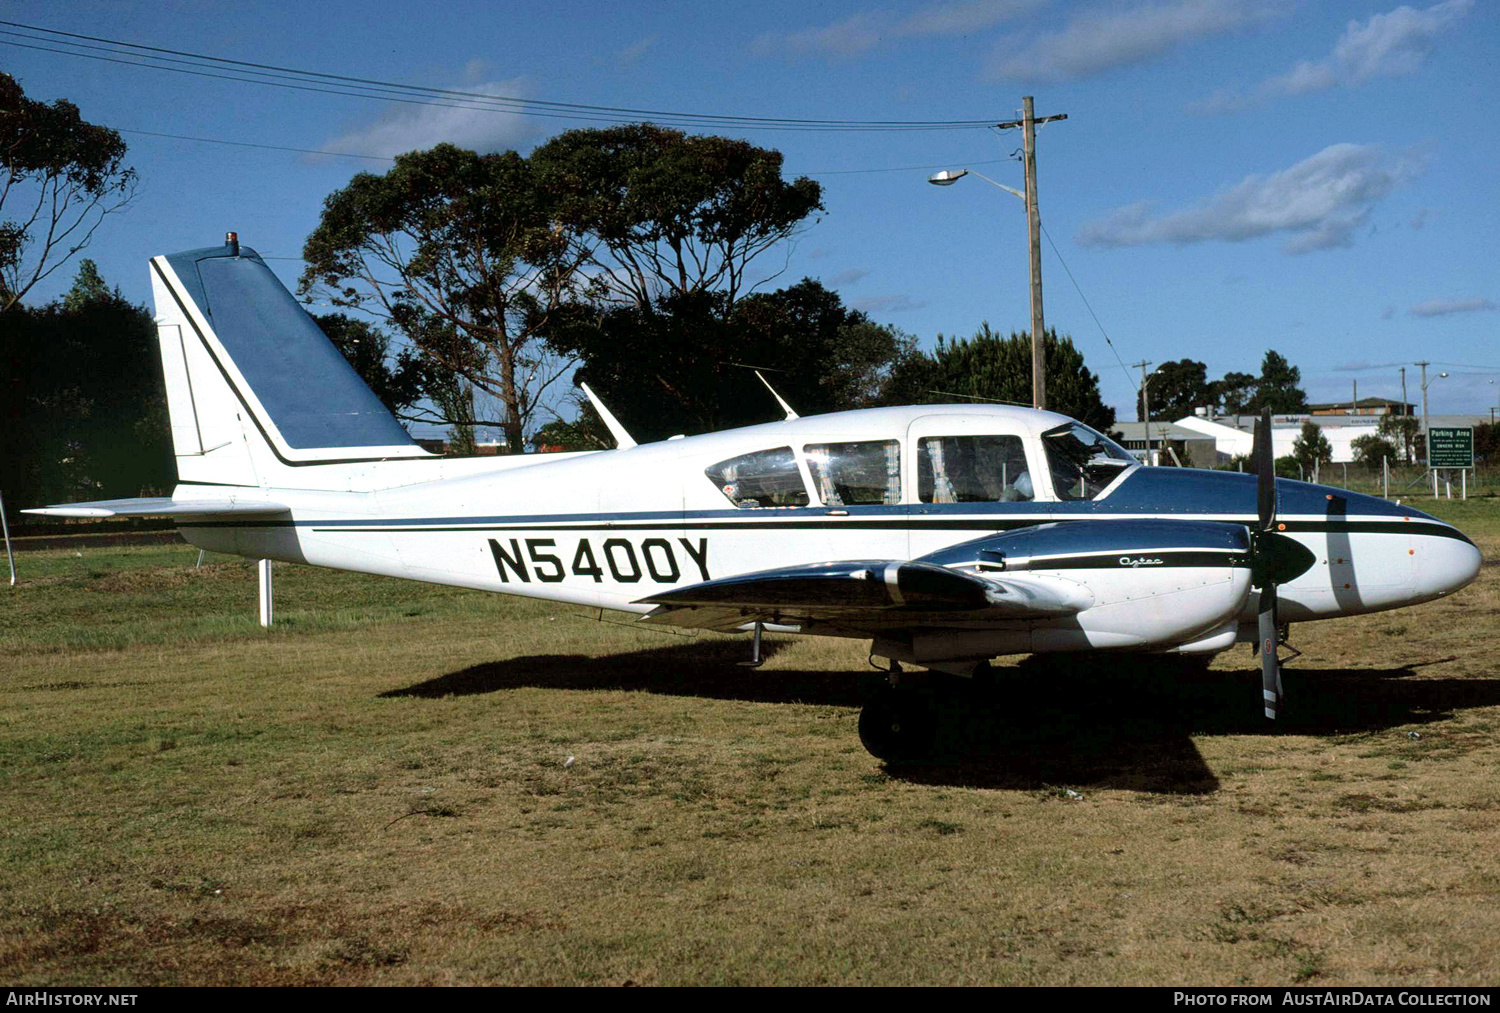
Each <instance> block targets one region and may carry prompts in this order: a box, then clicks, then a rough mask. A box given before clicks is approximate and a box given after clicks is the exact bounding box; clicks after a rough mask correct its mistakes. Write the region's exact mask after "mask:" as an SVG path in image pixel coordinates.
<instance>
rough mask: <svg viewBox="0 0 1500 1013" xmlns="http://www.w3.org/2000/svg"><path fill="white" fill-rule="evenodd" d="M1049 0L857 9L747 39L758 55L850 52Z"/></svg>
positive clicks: (967, 0) (980, 23)
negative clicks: (825, 21) (903, 12)
mask: <svg viewBox="0 0 1500 1013" xmlns="http://www.w3.org/2000/svg"><path fill="white" fill-rule="evenodd" d="M1049 2H1050V0H956V2H950V3H938V4H932V5H929V6H927V7H923V8H921V9H920V10H918V11H915V12H914V13H912V14H911V15H909V16H908V17H906V18H898V17H896V16H895V15H893V14H891V13H890V12H889V11H884V10H870V11H859V12H856V13H854V14H852V15H850V16H849V17H847V18H844V19H843V20H842V21H835V22H834V23H832V24H829V25H822V26H820V27H815V28H804V29H802V30H800V31H795V32H764V33H762V34H761V35H759V36H757V37H756V38H755V41H754V42H752V43H751V44H750V51H751V52H752V53H753V54H755V55H756V56H787V57H792V58H799V57H851V56H858V55H860V54H861V53H865V52H868V51H869V50H872V49H874V48H875V47H876V46H878V45H880V44H881V43H882V42H885V41H887V40H889V39H894V38H913V37H921V36H929V35H966V34H969V33H971V32H980V31H984V30H985V29H987V28H993V27H994V26H995V25H998V24H1001V23H1002V22H1005V21H1011V20H1014V19H1015V18H1018V17H1021V16H1023V15H1026V14H1030V13H1031V12H1033V11H1035V10H1038V9H1039V8H1041V7H1044V6H1046V5H1047V4H1048V3H1049Z"/></svg>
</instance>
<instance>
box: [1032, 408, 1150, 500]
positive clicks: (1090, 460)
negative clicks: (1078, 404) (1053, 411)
mask: <svg viewBox="0 0 1500 1013" xmlns="http://www.w3.org/2000/svg"><path fill="white" fill-rule="evenodd" d="M1042 447H1043V448H1044V449H1045V450H1046V452H1047V469H1048V470H1049V471H1050V472H1051V473H1052V491H1053V492H1055V493H1057V498H1058V499H1068V500H1079V499H1093V498H1094V497H1096V496H1098V495H1099V494H1100V493H1101V492H1103V491H1104V490H1105V489H1106V488H1108V487H1109V485H1110V483H1112V482H1113V481H1114V480H1115V479H1117V478H1119V477H1120V475H1121V473H1122V472H1124V470H1125V469H1126V468H1128V467H1130V466H1131V465H1133V464H1135V463H1136V461H1135V458H1133V457H1131V456H1130V451H1128V450H1126V449H1125V448H1123V447H1121V446H1120V445H1119V444H1117V443H1115V442H1114V441H1113V440H1111V439H1109V438H1108V437H1106V436H1102V435H1100V434H1099V433H1096V432H1094V430H1092V429H1090V428H1089V427H1088V426H1085V425H1083V424H1081V423H1078V422H1069V423H1067V424H1066V425H1061V426H1058V427H1057V428H1056V429H1049V430H1047V431H1046V432H1045V433H1043V434H1042Z"/></svg>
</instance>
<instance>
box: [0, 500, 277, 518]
mask: <svg viewBox="0 0 1500 1013" xmlns="http://www.w3.org/2000/svg"><path fill="white" fill-rule="evenodd" d="M21 512H22V513H23V514H42V515H44V516H47V517H213V516H237V517H252V516H253V517H268V516H271V515H274V514H284V513H289V512H290V508H289V507H286V506H284V505H283V504H281V503H268V502H266V501H265V500H249V501H247V500H232V499H169V498H167V497H165V496H159V497H150V498H144V499H101V500H95V501H94V502H92V503H64V504H61V505H59V506H45V507H34V508H33V509H30V510H22V511H21Z"/></svg>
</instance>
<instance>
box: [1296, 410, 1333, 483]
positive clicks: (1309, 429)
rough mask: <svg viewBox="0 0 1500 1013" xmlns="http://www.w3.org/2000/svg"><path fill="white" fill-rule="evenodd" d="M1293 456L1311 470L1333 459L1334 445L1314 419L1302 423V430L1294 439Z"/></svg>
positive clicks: (1304, 467)
mask: <svg viewBox="0 0 1500 1013" xmlns="http://www.w3.org/2000/svg"><path fill="white" fill-rule="evenodd" d="M1292 457H1293V458H1295V459H1296V461H1297V463H1298V464H1300V465H1302V468H1303V470H1304V471H1309V472H1310V471H1312V470H1313V469H1314V468H1315V467H1318V466H1321V465H1324V464H1327V463H1329V462H1330V461H1332V460H1333V447H1332V446H1331V445H1330V444H1329V442H1328V437H1326V436H1324V435H1323V430H1322V428H1321V427H1320V426H1319V425H1318V424H1317V423H1316V422H1314V421H1313V420H1312V419H1308V420H1307V421H1305V422H1303V423H1302V432H1301V433H1299V434H1298V435H1297V438H1296V439H1295V440H1293V441H1292Z"/></svg>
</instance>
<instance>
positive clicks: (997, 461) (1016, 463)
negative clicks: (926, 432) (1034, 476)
mask: <svg viewBox="0 0 1500 1013" xmlns="http://www.w3.org/2000/svg"><path fill="white" fill-rule="evenodd" d="M1034 495H1035V493H1034V492H1033V490H1032V486H1031V475H1030V474H1029V473H1028V472H1027V470H1026V450H1025V448H1024V447H1023V446H1022V444H1021V438H1020V437H1019V436H924V437H922V438H921V439H919V440H917V498H918V499H919V500H920V501H921V502H923V503H1011V502H1017V501H1021V500H1029V499H1032V498H1033V496H1034Z"/></svg>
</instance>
